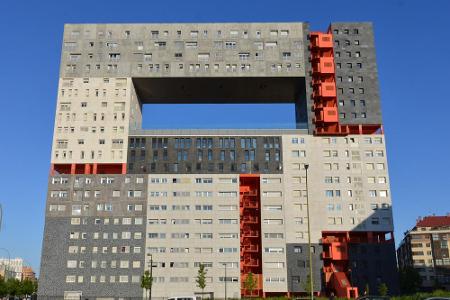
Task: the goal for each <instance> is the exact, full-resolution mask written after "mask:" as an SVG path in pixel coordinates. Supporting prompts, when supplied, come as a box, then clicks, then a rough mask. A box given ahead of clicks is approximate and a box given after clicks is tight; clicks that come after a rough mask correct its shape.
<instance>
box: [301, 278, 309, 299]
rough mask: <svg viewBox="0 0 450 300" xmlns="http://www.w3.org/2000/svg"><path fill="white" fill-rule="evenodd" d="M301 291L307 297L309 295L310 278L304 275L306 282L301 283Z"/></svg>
mask: <svg viewBox="0 0 450 300" xmlns="http://www.w3.org/2000/svg"><path fill="white" fill-rule="evenodd" d="M302 288H303V290H304V291H305V292H306V293H307V294H308V296H309V295H311V277H310V276H309V274H308V275H306V280H305V281H303V282H302Z"/></svg>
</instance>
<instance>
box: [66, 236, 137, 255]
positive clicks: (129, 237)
mask: <svg viewBox="0 0 450 300" xmlns="http://www.w3.org/2000/svg"><path fill="white" fill-rule="evenodd" d="M91 235H92V237H91V238H92V239H94V240H98V239H100V237H102V238H103V239H105V240H106V239H113V240H116V239H122V240H130V239H132V238H133V239H135V240H140V239H142V232H130V231H123V232H121V233H120V234H119V233H117V232H113V233H111V234H109V233H107V232H104V233H102V235H101V236H100V232H93V233H92V234H91V233H87V232H79V231H72V232H70V233H69V239H71V240H78V239H81V240H86V239H89V238H90V236H91ZM104 248H105V247H104ZM106 248H107V247H106ZM93 253H95V252H93Z"/></svg>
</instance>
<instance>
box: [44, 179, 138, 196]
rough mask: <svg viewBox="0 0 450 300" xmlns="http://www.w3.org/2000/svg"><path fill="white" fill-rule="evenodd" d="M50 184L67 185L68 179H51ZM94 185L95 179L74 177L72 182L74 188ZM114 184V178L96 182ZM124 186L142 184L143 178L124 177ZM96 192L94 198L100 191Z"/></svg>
mask: <svg viewBox="0 0 450 300" xmlns="http://www.w3.org/2000/svg"><path fill="white" fill-rule="evenodd" d="M51 182H52V184H62V185H65V184H68V183H69V178H68V177H52V181H51ZM93 182H94V183H95V177H94V178H93V177H76V178H75V180H74V185H75V186H80V185H84V184H85V185H89V184H92V183H93ZM114 182H115V178H114V177H100V180H97V183H100V184H113V183H114ZM124 182H125V183H126V184H129V183H136V184H143V183H144V177H136V178H135V179H132V178H131V177H125V181H124ZM96 192H98V194H97V193H96V194H95V196H96V197H97V196H100V191H96Z"/></svg>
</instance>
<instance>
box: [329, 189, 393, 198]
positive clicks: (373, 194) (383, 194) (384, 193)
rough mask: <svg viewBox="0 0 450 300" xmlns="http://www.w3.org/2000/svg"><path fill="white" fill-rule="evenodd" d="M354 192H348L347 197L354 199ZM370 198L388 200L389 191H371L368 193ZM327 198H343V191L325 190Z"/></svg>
mask: <svg viewBox="0 0 450 300" xmlns="http://www.w3.org/2000/svg"><path fill="white" fill-rule="evenodd" d="M353 194H354V193H353V191H352V190H347V192H346V195H347V196H348V197H353ZM368 195H369V197H377V196H378V197H381V198H386V197H388V191H387V190H379V191H377V190H369V192H368ZM325 197H327V198H330V197H341V190H325Z"/></svg>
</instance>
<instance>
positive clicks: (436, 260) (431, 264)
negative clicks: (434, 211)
mask: <svg viewBox="0 0 450 300" xmlns="http://www.w3.org/2000/svg"><path fill="white" fill-rule="evenodd" d="M449 247H450V216H449V215H447V216H427V217H424V218H421V219H419V220H418V221H417V223H416V225H415V226H414V227H413V228H412V229H411V230H409V231H407V232H405V236H404V238H403V240H402V242H401V244H400V246H399V247H398V249H397V258H398V265H399V267H400V268H406V267H413V268H414V269H416V270H417V271H418V272H419V274H420V276H421V277H422V288H423V289H424V290H432V289H433V288H435V287H437V286H439V287H444V288H446V289H447V290H448V289H450V256H449Z"/></svg>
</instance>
